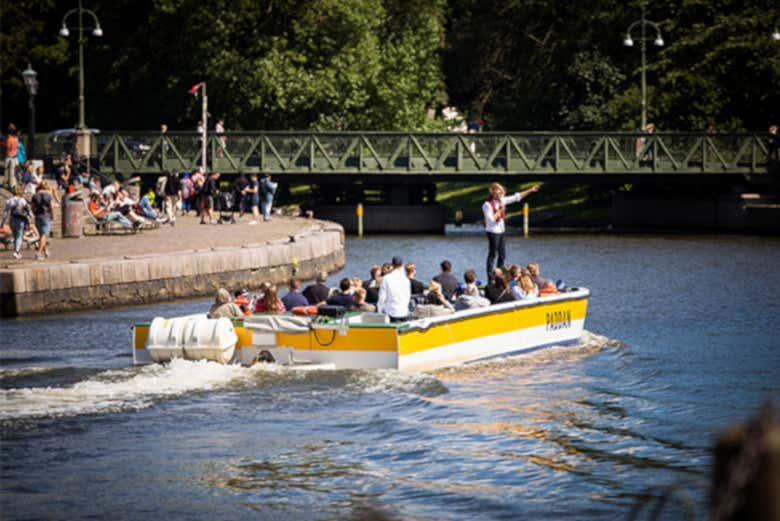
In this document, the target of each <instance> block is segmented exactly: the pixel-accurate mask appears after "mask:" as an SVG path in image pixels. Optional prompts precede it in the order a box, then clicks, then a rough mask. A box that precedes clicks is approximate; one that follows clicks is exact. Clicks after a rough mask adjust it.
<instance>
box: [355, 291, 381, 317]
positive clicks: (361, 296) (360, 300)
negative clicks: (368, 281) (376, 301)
mask: <svg viewBox="0 0 780 521" xmlns="http://www.w3.org/2000/svg"><path fill="white" fill-rule="evenodd" d="M352 300H353V301H354V306H353V307H354V308H355V309H356V310H357V311H366V312H369V313H373V312H375V311H376V306H375V305H373V304H369V303H368V302H366V290H365V288H363V287H359V288H355V293H353V294H352Z"/></svg>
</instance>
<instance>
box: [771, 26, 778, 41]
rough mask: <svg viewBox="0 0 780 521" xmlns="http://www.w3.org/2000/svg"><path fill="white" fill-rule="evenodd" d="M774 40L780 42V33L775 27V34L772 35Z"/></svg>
mask: <svg viewBox="0 0 780 521" xmlns="http://www.w3.org/2000/svg"><path fill="white" fill-rule="evenodd" d="M772 39H773V40H774V41H776V42H780V31H778V30H777V27H775V32H773V33H772Z"/></svg>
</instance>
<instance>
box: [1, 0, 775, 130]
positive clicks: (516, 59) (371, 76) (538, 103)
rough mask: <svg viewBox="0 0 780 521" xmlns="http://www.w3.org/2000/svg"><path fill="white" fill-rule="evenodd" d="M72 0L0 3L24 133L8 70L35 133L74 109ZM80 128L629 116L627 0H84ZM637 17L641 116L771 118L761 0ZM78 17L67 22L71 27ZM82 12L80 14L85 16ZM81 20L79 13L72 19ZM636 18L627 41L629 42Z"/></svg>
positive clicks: (547, 125) (721, 121)
mask: <svg viewBox="0 0 780 521" xmlns="http://www.w3.org/2000/svg"><path fill="white" fill-rule="evenodd" d="M75 6H76V1H75V0H67V1H60V2H56V1H55V0H27V1H26V2H3V3H2V7H0V9H1V11H0V23H1V24H2V25H1V27H0V57H1V59H0V72H1V73H2V111H3V112H2V120H1V121H0V124H2V125H3V126H5V125H7V123H8V122H10V121H14V122H15V123H16V124H17V125H19V126H20V127H22V128H23V129H24V128H25V127H26V125H25V123H26V122H27V113H26V111H27V106H26V105H27V104H26V100H27V94H26V92H25V90H24V86H23V84H22V78H21V71H22V70H23V69H24V68H25V67H26V65H27V61H28V59H29V60H30V61H31V63H32V65H33V67H34V68H35V69H36V70H37V71H38V73H39V81H40V91H39V94H38V98H37V100H36V106H37V112H38V119H37V121H38V129H39V131H46V130H50V129H53V128H61V127H68V126H72V125H73V124H74V123H75V122H76V119H77V111H78V109H77V78H78V45H77V42H76V34H75V33H76V31H71V36H70V37H69V38H63V37H60V36H58V35H57V31H58V30H59V28H60V25H61V23H62V17H63V15H64V14H65V12H66V11H67V9H68V8H71V7H75ZM84 6H85V7H86V8H89V9H92V10H93V11H95V12H96V13H97V15H98V17H99V18H100V21H101V25H102V27H103V30H104V36H103V37H102V38H96V37H93V36H91V34H90V31H87V33H86V34H88V35H89V36H88V37H87V43H86V47H85V70H86V100H87V124H88V125H89V126H93V127H100V128H107V129H108V128H111V129H155V128H158V126H159V124H160V123H162V122H167V123H168V124H169V126H170V127H171V128H172V129H174V130H176V129H181V130H194V129H195V125H196V122H197V120H198V118H199V114H200V102H199V100H198V99H196V98H194V97H192V96H189V95H188V94H187V91H188V89H189V88H190V87H191V86H192V85H194V84H196V83H198V82H200V81H206V82H207V84H208V94H209V111H210V114H211V115H212V117H213V118H218V117H223V118H225V121H226V125H227V128H228V129H229V130H237V129H247V130H251V129H320V130H356V129H376V130H437V129H442V128H444V123H443V122H441V121H440V120H438V119H431V118H430V114H431V113H433V112H434V111H436V110H438V109H441V108H442V107H444V106H446V105H453V106H456V107H458V108H459V109H460V110H461V112H463V113H465V114H470V115H472V116H473V117H477V116H482V117H484V119H485V121H486V129H487V130H499V129H500V130H520V129H524V130H542V129H576V130H587V129H627V130H631V129H635V128H636V127H637V126H638V124H639V114H640V89H639V71H640V67H639V63H640V53H639V48H638V44H637V45H635V46H634V47H633V48H627V47H624V46H622V45H621V42H622V39H623V38H624V37H625V31H626V28H627V27H628V26H629V25H630V24H631V23H632V22H633V21H634V20H637V19H638V18H639V17H641V7H640V6H641V4H640V3H639V2H638V1H633V2H628V3H626V2H621V1H618V0H599V1H596V0H582V1H580V2H570V1H563V0H523V1H520V0H211V1H209V2H202V1H199V0H110V1H109V0H84ZM647 18H648V19H650V20H653V21H655V22H657V23H658V24H659V26H660V27H661V30H662V32H663V37H664V40H665V42H666V45H665V46H664V47H662V48H657V47H654V46H652V45H649V47H648V52H647V57H648V65H647V73H648V114H649V118H650V119H651V120H652V121H654V122H655V123H656V125H657V127H658V128H660V129H676V130H700V129H702V128H704V126H705V125H706V124H707V122H708V121H710V120H712V121H714V122H715V123H716V124H717V126H718V128H719V129H720V130H738V129H763V128H766V125H767V124H768V123H769V122H772V121H774V122H777V121H780V42H776V41H773V40H772V39H771V38H770V33H771V31H772V30H773V28H774V27H775V26H776V25H780V3H778V2H777V1H776V0H740V1H737V0H723V1H719V2H712V1H709V0H657V1H655V2H652V3H648V5H647ZM76 20H77V19H76V17H75V16H73V17H71V18H69V22H70V24H69V25H71V27H73V26H74V25H75V22H76ZM85 20H86V19H85ZM87 25H90V24H87ZM638 34H639V33H638V31H635V32H634V39H635V40H636V39H637V38H638Z"/></svg>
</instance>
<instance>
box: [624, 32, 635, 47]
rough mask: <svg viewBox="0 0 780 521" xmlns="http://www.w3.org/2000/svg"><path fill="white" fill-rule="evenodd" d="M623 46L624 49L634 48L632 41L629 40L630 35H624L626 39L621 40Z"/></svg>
mask: <svg viewBox="0 0 780 521" xmlns="http://www.w3.org/2000/svg"><path fill="white" fill-rule="evenodd" d="M623 45H625V46H626V47H633V46H634V40H632V39H631V35H630V34H629V35H626V39H625V40H623Z"/></svg>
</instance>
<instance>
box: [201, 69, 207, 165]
mask: <svg viewBox="0 0 780 521" xmlns="http://www.w3.org/2000/svg"><path fill="white" fill-rule="evenodd" d="M201 89H203V105H202V114H201V120H202V121H203V136H202V138H201V140H200V153H201V155H200V167H201V168H202V169H203V173H204V174H205V173H206V135H207V133H208V131H207V129H208V128H209V122H208V117H209V99H208V97H207V96H206V82H205V81H204V82H203V84H202V85H201Z"/></svg>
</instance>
